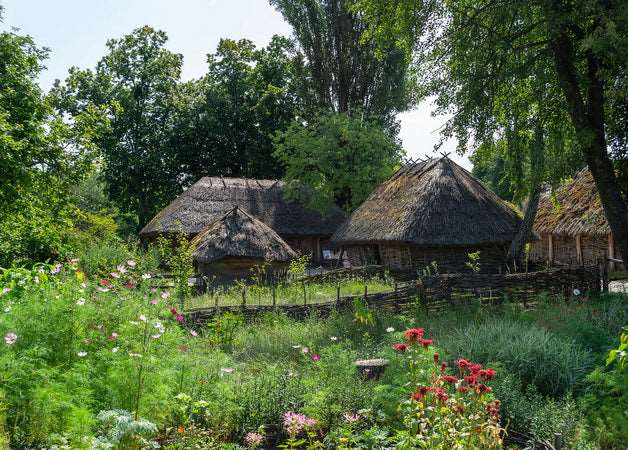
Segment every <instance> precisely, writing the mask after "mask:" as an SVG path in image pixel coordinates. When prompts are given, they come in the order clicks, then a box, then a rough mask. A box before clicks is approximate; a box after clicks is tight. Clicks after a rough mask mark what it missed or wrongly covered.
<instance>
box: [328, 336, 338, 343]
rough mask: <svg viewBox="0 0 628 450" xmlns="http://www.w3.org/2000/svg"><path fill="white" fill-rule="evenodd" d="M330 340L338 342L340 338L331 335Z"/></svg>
mask: <svg viewBox="0 0 628 450" xmlns="http://www.w3.org/2000/svg"><path fill="white" fill-rule="evenodd" d="M329 340H330V341H334V342H336V341H337V340H338V338H337V337H336V336H329Z"/></svg>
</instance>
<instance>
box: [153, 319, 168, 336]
mask: <svg viewBox="0 0 628 450" xmlns="http://www.w3.org/2000/svg"><path fill="white" fill-rule="evenodd" d="M153 326H154V327H155V328H156V329H157V331H159V333H160V334H164V332H165V331H166V327H164V324H163V323H161V322H159V321H155V322H154V323H153Z"/></svg>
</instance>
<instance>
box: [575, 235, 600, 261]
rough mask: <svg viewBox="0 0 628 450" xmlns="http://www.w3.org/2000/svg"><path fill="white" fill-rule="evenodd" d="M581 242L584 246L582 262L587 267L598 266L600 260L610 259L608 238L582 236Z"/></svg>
mask: <svg viewBox="0 0 628 450" xmlns="http://www.w3.org/2000/svg"><path fill="white" fill-rule="evenodd" d="M580 242H581V245H582V260H583V261H582V262H583V264H584V265H585V266H594V265H597V264H599V262H600V260H606V258H608V237H606V236H581V238H580ZM574 245H575V244H574Z"/></svg>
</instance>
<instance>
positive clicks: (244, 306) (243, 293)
mask: <svg viewBox="0 0 628 450" xmlns="http://www.w3.org/2000/svg"><path fill="white" fill-rule="evenodd" d="M244 308H246V286H245V287H243V288H242V309H244Z"/></svg>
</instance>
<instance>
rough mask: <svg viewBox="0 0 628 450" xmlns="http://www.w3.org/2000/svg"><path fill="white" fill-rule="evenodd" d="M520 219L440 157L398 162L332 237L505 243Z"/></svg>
mask: <svg viewBox="0 0 628 450" xmlns="http://www.w3.org/2000/svg"><path fill="white" fill-rule="evenodd" d="M520 222H521V219H520V218H519V216H518V215H517V214H516V213H515V211H514V210H513V209H511V208H510V207H509V206H508V205H507V204H506V203H505V202H504V201H503V200H501V199H500V198H499V197H498V196H497V195H496V194H494V193H493V192H492V191H491V190H490V189H488V188H487V187H485V186H484V185H483V184H482V183H481V182H480V181H478V180H477V179H476V178H475V177H473V175H471V174H470V173H469V172H467V171H466V170H465V169H463V168H462V167H460V166H459V165H457V164H456V163H454V162H453V161H451V160H450V159H449V158H447V157H443V158H440V159H428V160H427V161H423V162H418V163H414V164H408V165H406V166H404V167H402V168H401V169H400V170H399V171H398V172H397V173H395V174H394V175H393V176H392V177H391V178H389V179H388V180H387V181H386V182H384V183H383V184H382V185H380V186H379V187H378V188H377V189H376V190H375V191H374V192H373V193H372V194H371V195H370V196H369V197H368V199H367V200H366V201H365V202H364V203H363V204H362V205H361V206H360V207H359V208H358V209H357V210H355V212H354V213H353V214H352V215H351V217H350V218H349V220H348V221H347V222H345V224H344V225H342V226H341V227H340V228H339V229H338V231H337V232H336V233H335V234H334V236H333V237H332V241H334V242H335V243H336V244H349V243H366V242H405V243H412V244H416V245H422V246H459V245H460V246H462V245H465V246H466V245H482V244H491V243H506V242H509V241H511V240H512V238H513V237H514V235H515V233H516V232H517V229H518V227H519V224H520Z"/></svg>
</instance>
